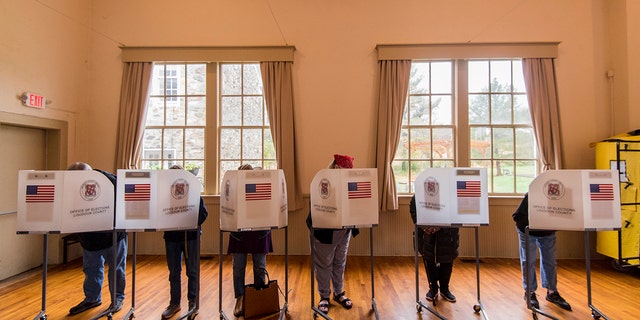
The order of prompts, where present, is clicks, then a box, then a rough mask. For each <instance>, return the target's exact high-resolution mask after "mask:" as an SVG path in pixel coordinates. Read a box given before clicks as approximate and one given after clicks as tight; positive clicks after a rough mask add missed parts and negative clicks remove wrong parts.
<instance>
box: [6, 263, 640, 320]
mask: <svg viewBox="0 0 640 320" xmlns="http://www.w3.org/2000/svg"><path fill="white" fill-rule="evenodd" d="M309 261H310V259H309V257H308V256H290V257H289V290H290V293H289V302H288V311H287V314H286V319H295V320H298V319H301V320H304V319H313V311H312V309H311V296H310V292H311V288H310V279H311V275H310V266H309ZM414 261H415V260H414V258H413V257H376V258H375V260H374V266H375V267H374V275H375V278H374V282H375V292H374V293H375V295H374V296H375V299H372V290H371V259H370V257H359V256H350V257H349V259H348V263H347V272H346V291H347V293H348V295H349V296H350V297H351V298H352V299H353V301H354V307H353V309H351V310H344V309H342V308H341V307H340V306H338V305H337V304H336V303H332V305H331V310H330V312H329V316H330V317H331V318H333V319H375V318H376V317H375V314H374V312H373V309H372V304H373V303H372V302H373V301H375V304H376V309H377V311H378V315H379V319H437V317H436V316H435V315H434V314H433V313H431V312H430V311H428V310H427V309H425V308H422V310H421V312H417V311H418V310H417V309H418V308H417V306H418V305H417V303H416V271H415V263H414ZM284 262H285V258H284V256H274V255H270V256H269V257H268V262H267V265H268V269H269V273H270V275H271V278H272V279H277V280H278V282H279V283H280V285H281V287H282V288H283V290H284V286H285V267H284V266H285V264H284ZM478 265H479V267H480V280H481V285H480V289H479V290H478V288H477V285H476V283H477V282H476V279H477V278H476V276H477V272H476V262H475V260H469V261H467V260H458V261H456V263H455V266H454V273H453V279H452V284H451V289H452V292H453V293H454V294H455V295H456V296H457V300H458V301H457V302H456V303H449V302H447V301H444V300H442V299H439V300H438V303H437V305H436V306H433V305H431V304H427V305H428V306H429V307H430V308H433V309H434V310H437V312H439V313H440V314H441V315H442V316H444V317H446V318H448V319H484V318H485V317H483V313H482V312H479V313H475V312H474V310H473V308H474V305H477V304H478V301H480V302H481V304H482V306H483V308H484V313H485V315H486V318H488V319H532V318H533V317H532V313H531V311H530V310H528V309H527V308H526V305H525V302H524V300H523V291H522V284H521V280H520V269H519V264H518V260H512V259H482V260H481V262H480V263H479V264H478ZM131 266H132V264H131V259H129V261H128V264H127V271H128V272H127V288H126V296H127V298H126V300H125V308H123V310H122V311H120V312H118V313H116V314H115V315H114V316H113V318H114V319H122V318H123V317H125V315H126V314H127V311H128V310H130V308H131V306H132V297H133V295H132V293H131V283H132V278H131V270H132V268H131ZM231 273H232V272H231V258H230V257H229V256H224V258H223V277H222V278H223V279H224V280H223V288H222V292H223V294H222V309H223V310H224V313H225V314H226V315H227V316H228V317H229V318H230V319H233V318H234V317H233V312H232V309H233V304H234V299H233V285H232V277H231ZM201 274H202V279H201V280H202V281H201V298H200V314H199V315H198V317H197V318H196V319H219V318H220V311H219V307H218V306H219V290H218V289H219V288H218V287H219V286H218V283H219V257H218V256H216V257H210V258H203V260H202V262H201ZM590 275H591V293H592V305H593V306H595V307H596V308H597V309H598V310H600V311H601V312H602V313H603V314H604V315H605V316H606V317H607V318H609V319H638V318H640V272H639V271H638V269H637V268H632V269H631V270H629V271H628V272H619V271H615V270H614V269H613V268H612V267H611V266H610V263H609V262H607V261H603V260H597V261H592V262H591V272H590ZM249 276H250V272H249V273H248V277H249ZM167 277H168V271H167V267H166V262H165V258H164V256H138V257H137V264H136V283H135V286H136V292H135V304H134V305H135V308H134V316H135V318H136V319H160V314H161V313H162V311H163V310H164V308H165V307H166V306H167V304H168V301H169V283H168V280H167ZM419 277H420V288H421V289H420V301H422V302H424V303H425V304H426V301H425V300H424V294H425V290H424V288H425V287H426V277H425V275H424V270H423V269H422V265H420V271H419ZM558 278H559V290H560V293H561V294H562V295H563V296H564V297H565V299H566V300H567V301H568V302H569V303H571V305H572V307H573V311H572V312H567V311H564V310H562V309H560V308H558V307H556V306H555V305H552V304H550V303H548V302H546V301H545V300H544V295H543V293H544V291H542V289H539V290H538V296H539V297H540V298H539V300H540V304H541V310H542V311H543V312H544V313H546V314H549V315H552V316H554V317H556V318H559V319H591V318H592V316H591V309H590V308H589V305H588V290H587V272H586V266H585V262H584V261H583V260H561V261H558ZM82 281H83V275H82V266H81V259H78V260H75V261H72V262H70V263H69V264H68V265H67V266H62V265H60V266H54V267H50V268H49V272H48V275H47V282H46V288H47V289H46V293H47V294H46V310H45V311H46V315H47V319H53V320H55V319H69V320H73V319H90V318H92V317H93V316H95V315H97V314H99V313H100V312H101V311H103V310H105V309H106V308H107V306H108V305H109V299H110V298H109V292H108V288H107V286H106V281H105V287H104V288H103V299H104V300H103V304H102V305H101V306H100V307H98V308H95V309H92V310H90V311H87V312H85V313H83V314H80V315H77V316H69V315H67V313H68V310H69V308H70V307H72V306H73V305H75V304H76V303H78V302H80V301H81V300H82V298H83V294H82ZM182 283H183V287H184V289H183V292H186V278H185V277H183V281H182ZM478 296H480V299H478ZM185 300H186V298H183V302H182V307H183V312H184V310H185V309H186V301H185ZM315 302H316V303H317V302H318V297H317V295H316V297H315ZM282 303H284V299H282ZM41 305H42V270H41V269H36V270H32V271H30V272H26V273H24V274H21V275H18V276H16V277H13V278H10V279H7V280H4V281H2V282H0V319H34V317H36V316H37V315H38V313H39V312H40V310H41ZM538 317H539V318H540V319H544V318H546V317H545V316H544V315H538ZM104 319H106V318H104ZM318 319H321V318H318Z"/></svg>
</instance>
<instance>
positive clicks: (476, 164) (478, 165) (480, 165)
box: [471, 160, 494, 192]
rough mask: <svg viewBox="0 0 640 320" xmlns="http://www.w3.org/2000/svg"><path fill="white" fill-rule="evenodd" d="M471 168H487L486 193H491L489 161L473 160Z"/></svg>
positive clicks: (490, 167)
mask: <svg viewBox="0 0 640 320" xmlns="http://www.w3.org/2000/svg"><path fill="white" fill-rule="evenodd" d="M471 167H473V168H487V187H488V188H487V189H488V190H487V191H488V192H493V181H494V179H493V167H492V166H491V161H490V160H473V161H471Z"/></svg>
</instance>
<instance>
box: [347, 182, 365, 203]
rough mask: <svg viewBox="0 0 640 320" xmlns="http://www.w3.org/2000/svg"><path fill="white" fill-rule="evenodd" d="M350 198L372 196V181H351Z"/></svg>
mask: <svg viewBox="0 0 640 320" xmlns="http://www.w3.org/2000/svg"><path fill="white" fill-rule="evenodd" d="M348 189H349V199H365V198H371V181H362V182H349V184H348Z"/></svg>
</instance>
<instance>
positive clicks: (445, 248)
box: [409, 195, 460, 302]
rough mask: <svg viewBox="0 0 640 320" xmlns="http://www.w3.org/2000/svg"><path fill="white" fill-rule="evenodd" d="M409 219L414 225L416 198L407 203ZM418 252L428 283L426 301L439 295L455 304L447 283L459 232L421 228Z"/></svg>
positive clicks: (456, 250)
mask: <svg viewBox="0 0 640 320" xmlns="http://www.w3.org/2000/svg"><path fill="white" fill-rule="evenodd" d="M409 212H410V213H411V219H412V220H413V223H414V224H415V223H416V221H417V216H416V196H415V195H414V196H413V197H411V202H410V203H409ZM417 237H418V252H420V254H421V255H422V261H423V262H424V268H425V270H426V272H427V280H428V281H429V292H427V295H426V297H425V298H426V299H427V300H429V301H433V300H434V299H436V297H437V296H438V290H440V295H441V296H442V297H443V298H444V299H445V300H447V301H450V302H456V296H454V295H453V293H451V290H450V289H449V281H450V280H451V273H452V272H453V260H455V258H457V257H458V247H459V245H460V231H459V229H458V228H444V227H431V226H430V227H421V228H418V234H417Z"/></svg>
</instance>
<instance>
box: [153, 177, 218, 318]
mask: <svg viewBox="0 0 640 320" xmlns="http://www.w3.org/2000/svg"><path fill="white" fill-rule="evenodd" d="M170 169H182V170H184V168H182V166H179V165H174V166H172V167H171V168H170ZM208 215H209V212H208V211H207V208H206V207H205V205H204V201H203V200H202V197H200V208H199V211H198V225H199V226H201V225H202V223H203V222H204V221H205V220H206V219H207V216H208ZM200 233H202V231H200ZM199 241H200V237H199V235H198V230H187V231H185V230H178V231H165V232H164V243H165V249H166V254H167V267H168V268H169V288H170V290H169V295H170V296H171V299H170V301H169V306H168V307H167V308H166V309H165V310H164V311H163V312H162V319H169V318H171V317H173V316H174V315H175V314H176V313H177V312H178V311H180V298H181V296H182V292H181V289H182V285H181V284H180V282H181V279H180V278H181V273H182V256H183V254H184V264H185V268H186V273H187V278H188V279H189V280H188V283H187V299H188V301H189V311H191V310H194V313H197V310H195V308H196V297H197V294H198V283H199V281H200V274H199V272H198V260H199V259H198V254H199V252H198V251H197V249H198V247H199V243H198V242H199ZM192 314H193V313H192Z"/></svg>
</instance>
